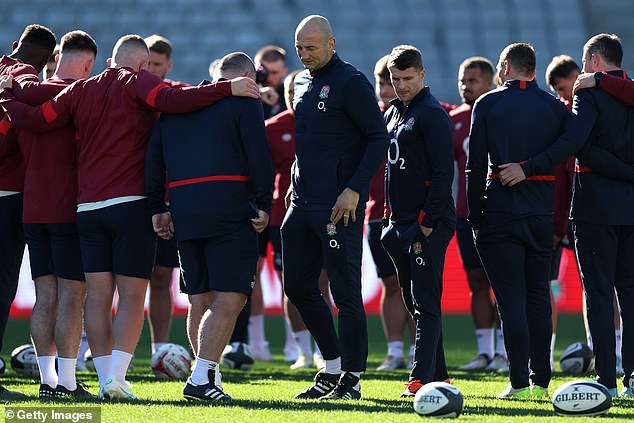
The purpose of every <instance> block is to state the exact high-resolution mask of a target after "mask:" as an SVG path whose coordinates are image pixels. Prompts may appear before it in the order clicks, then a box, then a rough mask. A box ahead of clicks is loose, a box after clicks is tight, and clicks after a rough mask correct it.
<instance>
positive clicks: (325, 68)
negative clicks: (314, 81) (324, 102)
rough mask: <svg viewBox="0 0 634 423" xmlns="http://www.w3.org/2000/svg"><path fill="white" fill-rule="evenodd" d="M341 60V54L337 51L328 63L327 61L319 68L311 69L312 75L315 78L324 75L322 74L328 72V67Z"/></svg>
mask: <svg viewBox="0 0 634 423" xmlns="http://www.w3.org/2000/svg"><path fill="white" fill-rule="evenodd" d="M340 61H341V59H340V58H339V55H338V54H337V52H336V51H335V52H334V53H333V54H332V57H331V58H330V60H329V61H328V63H326V64H325V65H324V66H322V67H320V68H319V69H315V70H313V71H311V72H310V75H311V76H312V77H313V78H314V77H316V76H319V75H322V74H324V73H326V72H328V69H330V68H332V67H333V65H334V64H335V63H337V62H340Z"/></svg>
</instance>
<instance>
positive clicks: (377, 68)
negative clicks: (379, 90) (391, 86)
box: [374, 54, 390, 81]
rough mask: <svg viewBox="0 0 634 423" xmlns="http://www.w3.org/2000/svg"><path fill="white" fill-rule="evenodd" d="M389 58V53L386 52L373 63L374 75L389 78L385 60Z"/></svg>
mask: <svg viewBox="0 0 634 423" xmlns="http://www.w3.org/2000/svg"><path fill="white" fill-rule="evenodd" d="M389 60H390V55H389V54H386V55H385V56H383V57H381V58H380V59H379V60H378V61H377V62H376V65H374V76H377V77H379V78H380V79H385V80H387V81H389V80H390V70H389V69H388V68H387V62H388V61H389Z"/></svg>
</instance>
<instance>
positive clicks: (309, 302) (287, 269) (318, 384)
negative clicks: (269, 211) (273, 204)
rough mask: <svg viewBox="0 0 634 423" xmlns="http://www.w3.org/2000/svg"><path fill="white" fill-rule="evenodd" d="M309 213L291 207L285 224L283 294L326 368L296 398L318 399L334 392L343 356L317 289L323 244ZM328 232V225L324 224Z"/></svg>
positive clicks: (323, 301) (329, 316) (331, 319)
mask: <svg viewBox="0 0 634 423" xmlns="http://www.w3.org/2000/svg"><path fill="white" fill-rule="evenodd" d="M308 219H309V212H308V211H306V210H303V209H300V208H298V207H295V206H292V207H291V208H290V209H289V211H288V212H287V213H286V217H285V219H284V223H283V224H282V229H281V230H282V260H283V263H284V292H285V293H286V295H287V296H288V298H289V300H290V301H291V302H292V303H293V304H294V305H295V306H296V307H297V310H298V311H299V313H300V316H301V317H302V320H303V322H304V323H305V325H306V327H307V328H308V330H309V331H310V333H311V334H312V335H313V336H314V338H315V341H316V342H317V345H319V347H320V349H321V352H322V354H323V357H324V359H325V360H326V368H325V370H324V371H323V372H319V373H318V374H317V376H316V378H315V384H314V385H312V386H311V387H309V388H308V389H306V390H305V391H303V392H301V393H299V394H298V395H297V396H296V397H297V398H319V397H321V396H323V395H325V394H327V393H329V392H331V391H332V390H333V389H334V388H335V386H336V384H337V381H338V380H339V376H340V373H341V353H340V350H339V340H338V338H337V333H336V331H335V327H334V322H333V318H332V314H331V312H330V308H329V307H328V305H327V303H326V302H325V300H324V298H323V296H322V293H321V291H320V290H319V286H318V278H319V273H320V271H321V268H322V263H323V260H322V252H321V241H320V239H319V238H318V237H317V236H316V235H315V234H314V233H313V232H312V230H311V228H310V226H309V221H308ZM323 230H324V231H326V224H325V223H324V225H323Z"/></svg>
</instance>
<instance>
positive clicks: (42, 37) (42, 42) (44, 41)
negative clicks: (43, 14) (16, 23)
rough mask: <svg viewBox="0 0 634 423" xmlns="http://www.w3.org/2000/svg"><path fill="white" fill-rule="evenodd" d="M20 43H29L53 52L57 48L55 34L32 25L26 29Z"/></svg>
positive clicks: (40, 26)
mask: <svg viewBox="0 0 634 423" xmlns="http://www.w3.org/2000/svg"><path fill="white" fill-rule="evenodd" d="M19 43H29V44H32V45H36V46H38V47H41V48H44V49H46V50H49V51H53V49H54V48H55V34H53V31H51V30H50V29H48V28H47V27H45V26H42V25H38V24H32V25H28V26H27V27H26V28H24V32H23V33H22V35H21V36H20V40H19Z"/></svg>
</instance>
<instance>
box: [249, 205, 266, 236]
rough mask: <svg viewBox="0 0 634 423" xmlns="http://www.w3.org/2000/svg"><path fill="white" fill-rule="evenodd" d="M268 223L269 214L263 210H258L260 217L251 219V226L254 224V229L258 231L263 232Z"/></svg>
mask: <svg viewBox="0 0 634 423" xmlns="http://www.w3.org/2000/svg"><path fill="white" fill-rule="evenodd" d="M268 224H269V214H268V213H267V212H265V211H262V210H258V217H254V218H253V219H251V226H253V229H255V231H256V232H257V233H262V231H263V230H264V229H266V225H268Z"/></svg>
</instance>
